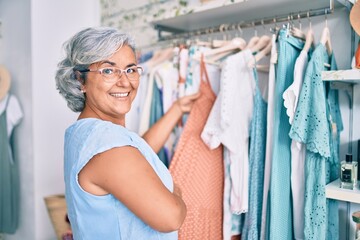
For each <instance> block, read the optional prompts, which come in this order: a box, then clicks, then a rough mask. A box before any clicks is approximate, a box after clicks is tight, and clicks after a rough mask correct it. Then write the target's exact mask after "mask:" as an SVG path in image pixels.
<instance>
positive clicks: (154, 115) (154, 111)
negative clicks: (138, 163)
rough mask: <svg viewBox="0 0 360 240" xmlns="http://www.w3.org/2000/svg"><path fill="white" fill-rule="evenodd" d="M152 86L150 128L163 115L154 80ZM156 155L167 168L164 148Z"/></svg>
mask: <svg viewBox="0 0 360 240" xmlns="http://www.w3.org/2000/svg"><path fill="white" fill-rule="evenodd" d="M155 78H156V76H155ZM153 84H154V87H153V94H152V98H151V107H150V124H149V126H150V127H151V126H152V125H154V124H155V123H156V122H157V121H158V120H159V119H160V118H161V117H162V116H163V115H164V110H163V102H162V92H161V90H160V89H159V88H158V86H157V84H156V80H155V81H154V83H153ZM157 155H158V156H159V158H160V160H161V161H162V162H163V163H164V164H165V166H166V167H169V158H168V155H167V154H166V149H165V147H162V148H161V149H160V151H159V152H158V153H157Z"/></svg>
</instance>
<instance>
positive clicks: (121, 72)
mask: <svg viewBox="0 0 360 240" xmlns="http://www.w3.org/2000/svg"><path fill="white" fill-rule="evenodd" d="M109 68H111V69H116V70H117V72H116V73H114V74H115V76H118V78H117V79H116V80H114V81H106V80H104V81H105V82H108V83H115V82H117V81H119V80H120V78H121V76H122V75H123V73H125V76H126V78H127V79H128V80H129V81H139V79H140V76H141V74H142V73H143V72H144V69H143V68H142V67H140V66H132V67H128V68H125V69H121V68H118V67H103V68H98V69H94V70H92V69H89V68H88V69H84V70H78V71H79V72H82V73H84V72H96V73H99V74H100V75H101V76H103V77H104V74H103V72H102V71H103V70H104V69H109ZM132 68H136V71H137V73H138V74H139V76H138V78H137V79H130V78H129V76H128V74H127V73H126V71H127V70H128V69H132ZM119 72H120V73H119ZM104 78H106V77H104ZM114 79H115V78H114Z"/></svg>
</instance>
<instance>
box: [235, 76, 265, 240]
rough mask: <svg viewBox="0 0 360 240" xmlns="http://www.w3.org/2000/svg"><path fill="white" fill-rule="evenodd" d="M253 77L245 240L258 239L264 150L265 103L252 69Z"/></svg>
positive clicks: (243, 234) (243, 235)
mask: <svg viewBox="0 0 360 240" xmlns="http://www.w3.org/2000/svg"><path fill="white" fill-rule="evenodd" d="M254 76H255V81H256V89H255V98H254V110H253V118H252V121H251V130H250V152H249V170H250V171H249V210H248V212H247V213H246V214H245V221H244V227H243V232H242V235H241V238H242V239H247V240H257V239H260V231H261V214H262V199H263V186H264V169H265V148H266V120H267V118H266V116H267V103H266V102H265V100H264V99H263V97H262V95H261V92H260V89H259V79H258V76H257V72H256V69H254Z"/></svg>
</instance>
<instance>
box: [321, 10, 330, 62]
mask: <svg viewBox="0 0 360 240" xmlns="http://www.w3.org/2000/svg"><path fill="white" fill-rule="evenodd" d="M320 43H321V44H323V45H324V46H325V47H326V51H327V53H328V54H329V55H331V54H332V46H331V39H330V29H329V27H328V24H327V9H325V27H324V29H323V31H322V34H321V38H320Z"/></svg>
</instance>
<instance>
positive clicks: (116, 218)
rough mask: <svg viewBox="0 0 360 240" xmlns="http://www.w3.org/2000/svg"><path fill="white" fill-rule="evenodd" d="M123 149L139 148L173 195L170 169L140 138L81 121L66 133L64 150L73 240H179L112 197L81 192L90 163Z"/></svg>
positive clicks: (104, 123)
mask: <svg viewBox="0 0 360 240" xmlns="http://www.w3.org/2000/svg"><path fill="white" fill-rule="evenodd" d="M121 146H132V147H135V148H137V149H138V150H139V151H140V152H141V154H143V156H144V157H145V158H146V160H147V161H148V162H149V164H150V165H151V167H152V168H153V169H154V171H155V172H156V174H157V175H158V176H159V178H160V179H161V181H162V182H163V184H164V185H165V186H166V187H167V188H168V189H169V190H170V191H173V182H172V178H171V175H170V173H169V171H168V169H167V168H166V166H165V165H164V164H163V163H162V162H161V161H160V159H159V158H158V156H157V155H156V153H155V152H154V151H153V150H152V149H151V148H150V146H149V145H148V144H147V143H146V142H145V141H144V140H143V139H142V138H141V137H140V136H139V135H137V134H136V133H134V132H131V131H129V130H128V129H126V128H124V127H122V126H120V125H117V124H113V123H111V122H108V121H102V120H99V119H95V118H86V119H81V120H78V121H76V122H75V123H74V124H72V125H71V126H70V127H69V128H68V129H67V130H66V133H65V148H64V151H65V153H64V179H65V197H66V205H67V208H68V215H69V219H70V222H71V228H72V231H73V235H74V239H76V240H81V239H86V240H88V239H89V240H91V239H94V240H98V239H126V240H177V231H173V232H168V233H163V232H159V231H156V230H154V229H153V228H151V227H150V226H149V225H147V224H146V223H144V222H143V221H142V220H141V219H140V218H138V217H137V216H136V215H135V214H134V213H133V212H131V211H130V210H129V209H128V208H127V207H126V206H125V205H124V204H123V203H122V202H121V201H119V200H118V199H117V198H115V197H114V196H113V195H112V194H107V195H102V196H96V195H93V194H90V193H88V192H86V191H84V190H83V188H81V186H80V184H79V182H78V174H79V172H80V171H81V169H82V168H83V167H84V166H85V165H86V164H87V163H88V162H89V160H90V159H91V158H92V157H93V156H95V155H96V154H98V153H101V152H104V151H106V150H109V149H111V148H114V147H121ZM104 160H106V159H104ZM119 184H126V182H124V183H119Z"/></svg>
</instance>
